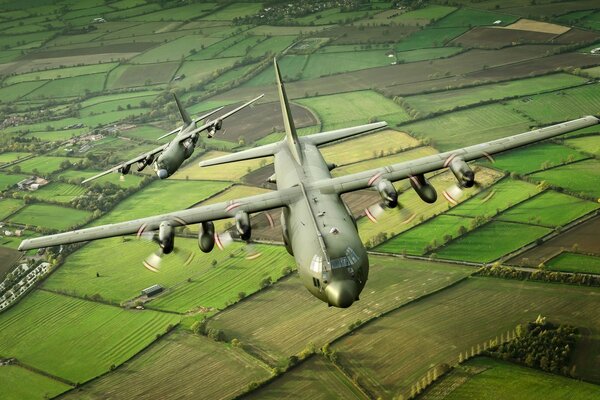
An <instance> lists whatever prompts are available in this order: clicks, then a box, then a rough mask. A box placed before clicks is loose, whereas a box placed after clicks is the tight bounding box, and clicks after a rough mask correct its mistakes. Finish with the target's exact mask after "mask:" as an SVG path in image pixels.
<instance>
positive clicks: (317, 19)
mask: <svg viewBox="0 0 600 400" xmlns="http://www.w3.org/2000/svg"><path fill="white" fill-rule="evenodd" d="M374 13H376V11H374V10H369V11H360V10H358V11H343V10H341V9H339V8H330V9H328V10H324V11H320V12H317V13H314V14H309V15H307V16H305V17H300V18H294V21H295V22H297V23H299V24H300V25H308V26H312V25H329V24H341V23H347V22H350V21H354V20H358V19H362V18H367V17H368V16H369V15H372V14H374Z"/></svg>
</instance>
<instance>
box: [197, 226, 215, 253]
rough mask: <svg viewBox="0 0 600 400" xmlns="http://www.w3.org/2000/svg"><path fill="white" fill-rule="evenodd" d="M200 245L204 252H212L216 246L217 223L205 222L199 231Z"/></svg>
mask: <svg viewBox="0 0 600 400" xmlns="http://www.w3.org/2000/svg"><path fill="white" fill-rule="evenodd" d="M198 247H200V250H202V252H204V253H210V252H211V251H212V249H213V247H215V224H214V223H212V221H206V222H203V223H202V225H201V226H200V230H199V231H198Z"/></svg>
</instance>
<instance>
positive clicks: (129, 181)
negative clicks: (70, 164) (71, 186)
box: [58, 170, 144, 188]
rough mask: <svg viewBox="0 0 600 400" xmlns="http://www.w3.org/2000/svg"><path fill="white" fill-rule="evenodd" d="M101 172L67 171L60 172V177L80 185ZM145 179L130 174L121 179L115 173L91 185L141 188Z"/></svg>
mask: <svg viewBox="0 0 600 400" xmlns="http://www.w3.org/2000/svg"><path fill="white" fill-rule="evenodd" d="M100 172H102V171H93V170H66V171H62V172H60V173H59V174H58V176H59V177H63V178H66V179H69V180H71V179H74V180H75V181H76V182H78V183H79V182H81V181H82V180H84V179H86V178H89V177H92V176H94V175H96V174H99V173H100ZM143 179H144V177H143V176H140V175H133V174H128V175H126V176H125V177H123V178H121V175H119V174H116V173H115V174H108V175H104V176H102V177H100V178H97V179H95V180H94V181H93V183H91V185H92V186H93V185H95V184H103V183H112V184H114V185H119V186H121V187H123V188H130V187H136V186H139V185H140V183H141V182H142V180H143Z"/></svg>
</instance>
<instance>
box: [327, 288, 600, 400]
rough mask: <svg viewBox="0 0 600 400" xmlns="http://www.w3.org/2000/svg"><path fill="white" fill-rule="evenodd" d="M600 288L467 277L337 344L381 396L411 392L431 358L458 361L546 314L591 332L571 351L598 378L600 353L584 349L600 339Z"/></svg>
mask: <svg viewBox="0 0 600 400" xmlns="http://www.w3.org/2000/svg"><path fill="white" fill-rule="evenodd" d="M598 296H600V292H599V291H598V290H597V289H592V290H590V288H579V287H574V286H569V285H552V284H544V283H535V282H518V281H510V280H503V279H495V278H470V279H468V280H467V282H464V283H460V284H458V285H456V286H454V287H453V288H451V289H447V290H444V291H442V292H440V293H438V294H436V295H434V296H430V297H428V298H427V299H424V300H422V301H418V302H414V303H412V304H409V305H407V306H406V307H403V308H400V309H398V310H397V311H394V312H393V313H390V314H387V315H386V317H385V318H380V319H378V320H376V321H375V322H373V323H371V324H368V325H366V326H365V327H364V328H362V329H360V330H358V331H356V332H355V333H354V334H352V335H350V336H346V337H345V338H344V339H342V340H340V341H338V342H337V343H336V344H335V345H334V346H333V348H334V349H335V350H336V351H337V352H338V357H339V359H340V361H341V363H342V365H343V366H344V367H345V368H346V369H348V370H349V372H350V373H351V374H352V375H353V376H354V375H356V376H358V377H359V381H360V382H361V383H362V384H363V385H365V386H366V387H367V388H368V389H370V390H371V392H372V393H374V394H375V395H376V396H382V397H392V396H393V395H398V394H403V395H405V396H406V395H408V394H409V393H410V390H409V389H410V386H411V385H412V384H413V383H415V382H416V381H417V379H420V378H421V377H422V376H424V375H425V374H426V373H427V371H428V370H429V369H430V368H431V367H432V366H434V365H439V364H441V363H448V364H455V363H456V362H457V361H458V355H459V353H460V352H464V351H466V350H470V349H471V346H477V344H480V345H482V344H483V342H484V341H489V340H490V339H493V338H495V337H496V336H498V337H499V336H500V334H505V333H506V332H507V331H508V330H512V329H514V327H515V326H516V324H518V323H525V322H527V321H532V320H534V319H535V318H536V317H537V316H538V315H540V314H541V315H544V316H547V317H548V318H549V319H550V320H551V321H553V322H557V323H567V324H572V325H574V326H578V327H580V328H582V329H584V330H585V331H586V332H590V333H589V336H588V338H587V343H588V347H587V348H586V346H585V345H584V344H583V343H582V344H581V347H579V350H575V357H574V359H575V360H577V361H576V362H577V371H578V375H579V376H581V377H584V379H593V378H595V379H597V378H598V370H597V365H598V360H594V359H593V358H592V357H588V358H586V359H585V361H584V359H583V358H580V356H581V355H582V353H583V352H588V351H590V350H591V349H592V348H598V345H599V344H600V342H598V340H597V335H598V333H599V332H600V319H599V318H598V316H597V313H594V311H593V310H594V307H595V302H597V301H598ZM586 336H587V335H586ZM590 342H591V343H590ZM582 362H583V364H582ZM502 382H504V383H505V381H502Z"/></svg>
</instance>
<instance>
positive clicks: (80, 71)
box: [4, 63, 118, 85]
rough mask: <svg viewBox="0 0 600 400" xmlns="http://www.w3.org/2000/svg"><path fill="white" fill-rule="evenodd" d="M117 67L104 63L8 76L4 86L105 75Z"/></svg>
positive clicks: (115, 64)
mask: <svg viewBox="0 0 600 400" xmlns="http://www.w3.org/2000/svg"><path fill="white" fill-rule="evenodd" d="M117 65H118V64H117V63H104V64H95V65H84V66H82V67H70V68H56V69H49V70H45V71H36V72H29V73H26V74H19V75H15V76H10V77H8V78H6V79H5V80H4V84H6V85H12V84H14V83H19V82H27V81H39V80H49V79H61V78H71V77H74V76H79V75H92V74H99V73H105V72H108V71H110V70H111V69H113V68H114V67H116V66H117Z"/></svg>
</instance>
